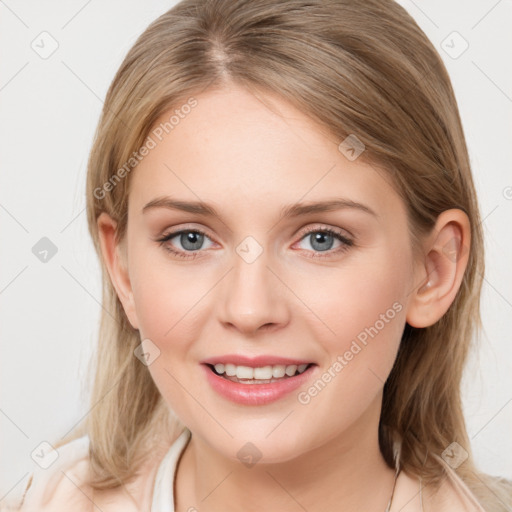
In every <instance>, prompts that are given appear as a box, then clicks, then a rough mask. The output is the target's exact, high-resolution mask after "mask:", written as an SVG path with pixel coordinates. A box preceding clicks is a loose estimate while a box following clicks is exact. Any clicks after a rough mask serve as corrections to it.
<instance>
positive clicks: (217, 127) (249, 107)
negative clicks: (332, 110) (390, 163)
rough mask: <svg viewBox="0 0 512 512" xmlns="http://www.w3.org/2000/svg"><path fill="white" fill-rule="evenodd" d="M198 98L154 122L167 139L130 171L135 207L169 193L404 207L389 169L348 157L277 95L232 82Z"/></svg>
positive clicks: (223, 204) (259, 202)
mask: <svg viewBox="0 0 512 512" xmlns="http://www.w3.org/2000/svg"><path fill="white" fill-rule="evenodd" d="M194 98H195V100H196V102H197V103H196V104H195V106H194V107H193V108H190V109H189V108H186V109H183V110H180V107H179V106H174V107H173V108H172V109H170V110H169V111H168V112H166V113H165V114H164V115H162V116H161V117H160V119H159V120H157V122H156V123H155V125H154V128H153V131H152V133H159V134H160V135H159V137H160V138H161V139H162V140H159V137H155V136H154V135H152V137H153V139H154V140H155V142H156V146H155V147H154V148H153V149H152V150H151V151H150V152H149V154H148V155H147V156H145V157H144V159H143V160H142V161H141V162H140V163H139V164H138V166H137V167H136V169H135V171H134V173H133V175H132V176H131V179H132V184H131V187H130V201H129V202H130V208H137V209H142V207H143V206H144V205H145V204H146V203H147V202H148V201H151V200H152V199H154V198H155V197H156V196H162V195H166V194H169V195H172V196H173V197H178V198H180V199H183V200H189V201H198V200H201V201H204V202H208V203H212V204H215V205H218V209H219V210H222V211H226V210H229V208H230V207H232V210H233V211H238V212H239V213H240V208H242V209H244V208H247V209H251V208H258V209H260V208H269V209H272V208H279V207H281V206H282V205H284V204H290V203H296V202H298V201H300V200H301V198H304V200H307V201H315V200H322V199H326V198H329V199H332V198H334V197H338V196H339V197H343V198H347V199H350V200H352V201H361V202H366V203H369V204H371V205H372V206H371V207H372V209H374V210H379V209H380V210H385V209H388V210H389V209H390V208H391V209H393V208H395V209H396V208H398V209H400V208H402V205H400V204H393V202H395V203H396V202H397V201H398V202H400V199H399V197H398V195H397V194H396V192H395V191H394V190H393V188H392V186H391V185H390V183H389V178H387V176H386V174H385V172H384V171H382V170H379V169H376V168H375V167H374V166H371V165H369V164H366V163H363V162H362V159H359V160H358V159H356V160H354V161H350V160H349V159H347V157H346V156H345V155H344V154H343V153H342V152H340V151H339V149H338V146H339V143H340V142H341V140H340V141H338V140H336V139H335V138H334V137H333V136H332V135H330V134H329V133H327V131H326V130H325V129H323V128H321V127H320V126H319V125H318V124H317V123H315V122H314V121H312V120H311V119H310V118H309V117H307V116H305V115H304V114H302V113H301V112H300V111H299V110H297V109H296V108H294V107H293V106H291V105H290V104H289V103H287V102H286V101H284V100H282V99H280V98H278V97H276V96H275V95H269V94H265V95H264V97H263V98H262V99H263V101H262V99H260V98H261V96H260V95H258V97H256V96H255V95H254V94H252V93H251V92H249V91H247V90H245V89H242V88H239V87H236V86H232V87H229V88H224V89H221V90H214V91H208V92H206V93H203V94H201V95H197V96H195V97H194ZM176 111H178V112H176ZM185 112H186V113H185ZM173 114H174V117H173V119H172V120H171V116H173ZM170 120H171V121H172V122H170ZM166 123H167V124H166ZM159 127H160V130H159V131H158V132H155V130H158V128H159ZM162 127H164V128H165V127H166V128H167V130H165V129H164V128H162ZM166 131H168V133H166ZM383 192H384V193H383ZM402 209H403V208H402Z"/></svg>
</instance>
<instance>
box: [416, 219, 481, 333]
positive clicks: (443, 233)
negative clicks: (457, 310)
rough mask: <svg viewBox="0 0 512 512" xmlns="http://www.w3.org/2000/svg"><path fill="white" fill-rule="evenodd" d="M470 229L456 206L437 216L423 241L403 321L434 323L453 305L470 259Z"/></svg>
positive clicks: (422, 324)
mask: <svg viewBox="0 0 512 512" xmlns="http://www.w3.org/2000/svg"><path fill="white" fill-rule="evenodd" d="M470 237H471V229H470V223H469V219H468V216H467V215H466V214H465V213H464V212H463V211H462V210H458V209H452V210H446V211H444V212H443V213H442V214H441V215H439V217H438V219H437V221H436V225H435V226H434V229H433V230H432V233H431V234H430V235H429V236H428V237H427V238H426V239H425V240H424V244H423V247H424V249H423V254H424V255H425V256H424V257H423V258H422V261H420V263H419V265H418V266H417V272H416V282H420V283H421V284H420V286H419V287H418V288H416V289H414V291H413V292H412V294H411V295H412V298H411V300H410V302H409V305H408V310H407V315H406V320H407V323H408V324H409V325H411V326H412V327H428V326H429V325H433V324H435V323H436V322H437V321H438V320H439V319H440V318H441V317H442V316H443V315H444V314H445V313H446V311H448V308H449V307H450V305H451V304H452V302H453V301H454V299H455V296H456V295H457V292H458V290H459V288H460V285H461V283H462V279H463V277H464V272H465V270H466V266H467V263H468V259H469V247H470V241H471V240H470Z"/></svg>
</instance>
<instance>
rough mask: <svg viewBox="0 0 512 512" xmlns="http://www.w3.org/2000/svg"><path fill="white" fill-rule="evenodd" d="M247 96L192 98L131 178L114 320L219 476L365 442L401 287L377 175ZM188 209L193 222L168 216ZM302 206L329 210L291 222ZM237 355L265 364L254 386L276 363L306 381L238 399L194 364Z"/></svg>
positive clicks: (388, 195) (404, 278)
mask: <svg viewBox="0 0 512 512" xmlns="http://www.w3.org/2000/svg"><path fill="white" fill-rule="evenodd" d="M265 98H266V102H267V103H268V102H272V105H273V108H272V109H269V108H268V107H267V106H266V105H265V104H264V103H263V102H262V101H260V100H259V99H258V98H257V97H255V96H254V95H253V94H251V93H249V92H247V91H245V90H244V89H240V88H237V87H234V86H233V87H230V88H225V89H222V90H217V91H209V92H207V93H204V94H202V95H198V96H196V99H197V105H196V106H195V107H194V108H193V109H192V110H191V112H190V113H189V114H188V115H187V116H186V117H184V118H183V119H180V122H179V124H177V125H176V126H175V127H174V129H173V130H172V131H171V132H170V133H169V134H168V135H166V136H165V137H164V138H163V140H162V141H161V142H158V144H157V145H156V147H155V148H154V149H152V150H151V151H150V152H149V154H148V155H147V156H146V157H145V158H144V159H143V160H142V161H141V163H140V164H139V165H138V167H137V168H136V169H135V170H134V171H133V174H132V176H131V177H130V179H131V180H132V181H131V184H130V195H129V210H128V226H127V232H126V237H127V238H126V268H127V276H128V280H129V286H130V294H129V298H128V299H126V301H127V302H130V303H131V306H132V309H130V308H126V303H127V302H124V305H125V309H126V310H127V312H128V310H130V313H129V314H128V316H129V319H130V322H131V323H132V325H133V326H134V327H136V328H137V329H139V330H140V335H141V339H142V340H150V342H145V343H149V345H147V348H148V350H149V351H150V352H151V351H153V352H154V354H157V357H156V358H155V359H154V361H153V362H152V363H151V364H150V365H149V366H148V368H149V371H150V372H151V375H152V377H153V379H154V381H155V383H156V385H157V387H158V389H159V390H160V392H161V394H162V395H163V397H164V399H165V400H166V401H167V403H168V404H169V406H170V408H171V409H172V410H173V411H174V412H175V414H176V415H177V416H178V417H179V418H180V420H181V421H182V422H183V423H184V424H185V425H187V426H188V427H189V428H190V430H191V431H192V432H193V433H194V435H196V436H198V438H200V439H202V440H203V441H204V442H206V443H208V445H209V446H211V447H212V448H214V449H215V450H216V451H217V452H219V453H221V454H222V455H224V456H225V457H228V458H231V459H233V460H235V459H236V458H238V455H237V452H238V450H239V449H240V447H241V446H243V445H244V443H246V442H248V441H250V442H252V443H253V444H254V445H255V446H256V447H257V448H258V450H259V452H260V453H261V456H262V457H263V460H264V461H267V462H278V461H286V460H290V459H292V458H293V457H296V456H297V455H299V454H300V453H306V452H307V451H309V450H312V449H315V448H317V447H319V446H320V445H322V444H325V443H328V442H329V441H334V440H335V439H342V438H343V439H350V438H351V437H352V440H354V436H355V435H356V432H360V431H361V429H364V428H370V426H371V428H376V422H377V421H378V418H379V413H380V400H381V397H382V389H383V385H384V382H385V380H386V378H387V376H388V374H389V373H390V371H391V368H392V365H393V362H394V360H395V357H396V353H397V349H398V346H399V342H400V337H401V334H402V332H403V328H404V325H405V321H406V311H407V305H408V296H409V294H410V292H411V290H412V289H413V287H414V286H415V284H416V283H415V277H414V264H413V255H412V254H413V253H412V248H411V241H410V237H409V233H408V224H407V215H406V208H405V205H404V203H403V201H402V200H401V198H400V197H399V196H398V194H397V192H396V191H395V190H394V189H393V187H392V186H391V184H390V183H389V180H388V179H387V178H386V175H385V173H384V172H383V171H379V170H377V169H376V168H375V167H372V166H370V165H367V164H365V163H363V161H362V160H363V159H362V158H361V157H360V158H357V159H355V160H352V159H349V158H347V156H345V154H344V153H342V152H341V151H340V150H339V149H338V145H339V143H340V142H341V141H339V140H335V139H333V138H332V137H331V136H329V135H327V134H326V133H325V131H323V130H322V129H321V128H320V127H319V126H318V125H316V124H315V123H314V122H313V121H312V120H310V119H309V118H307V117H305V116H304V115H303V114H302V113H301V112H299V111H298V110H295V109H294V108H293V107H291V106H290V105H289V104H287V103H286V102H284V101H283V100H281V99H279V98H277V97H275V96H270V95H265ZM169 117H170V114H166V115H165V116H163V117H162V119H161V120H159V121H157V123H156V124H157V125H158V124H159V123H160V121H162V122H165V121H166V120H168V118H169ZM173 202H174V203H173ZM176 202H179V203H180V204H181V207H183V208H180V207H179V206H180V205H179V204H177V203H176ZM197 202H200V203H204V204H205V205H207V208H202V209H201V208H198V207H197V205H196V206H195V207H192V206H190V205H189V206H188V207H186V208H185V206H186V205H185V203H197ZM333 202H337V203H333ZM317 203H321V204H323V203H330V207H328V208H325V207H324V208H322V207H317V208H309V209H307V208H302V207H303V206H311V205H313V204H317ZM293 206H295V207H296V208H295V209H290V207H293ZM299 206H300V207H301V208H302V209H300V208H297V207H299ZM324 206H325V205H324ZM212 210H213V211H214V214H212ZM237 356H239V357H242V358H243V357H245V358H248V359H247V360H245V361H244V360H243V359H240V360H239V361H238V363H239V364H238V365H237V366H241V367H244V366H245V367H249V368H253V367H260V368H261V367H265V366H271V369H270V370H269V369H268V368H266V369H264V370H258V372H259V373H258V374H257V375H256V377H262V378H263V379H265V378H267V380H270V379H268V376H269V374H268V371H271V372H274V371H275V372H277V373H276V374H275V375H277V376H278V375H279V371H281V370H280V369H279V366H282V365H279V364H273V363H276V362H279V360H278V358H284V360H282V361H281V362H284V363H286V362H288V363H290V362H291V363H293V362H297V363H301V364H303V365H305V364H307V365H308V366H307V369H306V370H305V371H304V373H302V374H301V375H300V376H292V377H288V376H286V377H282V378H280V379H278V380H277V381H276V382H270V383H268V384H258V383H253V384H248V383H240V382H239V383H233V382H232V381H231V380H229V379H226V378H225V377H221V376H217V375H216V374H215V373H214V371H213V370H212V368H211V366H208V365H207V364H206V363H205V362H206V361H208V362H210V363H211V364H213V363H215V362H217V363H218V364H221V365H222V364H224V365H227V363H230V364H231V363H232V362H235V363H236V362H237V359H236V357H237ZM256 357H260V358H261V359H260V360H259V361H254V359H253V358H256ZM251 360H252V361H251ZM286 360H288V361H286ZM244 362H245V363H246V364H242V363H244ZM254 363H256V364H254ZM267 363H270V364H267ZM297 366H299V365H297ZM275 367H278V368H277V370H276V368H275ZM286 367H291V369H290V368H288V371H289V372H290V373H293V371H294V368H293V364H286V365H285V371H286V369H287V368H286ZM219 368H221V367H219ZM303 368H304V367H303V366H302V367H301V368H298V369H299V370H300V369H303ZM221 369H222V368H221ZM224 370H225V371H226V370H227V368H226V367H225V368H224ZM235 371H240V372H241V373H240V374H238V375H239V376H241V377H240V378H242V376H247V375H249V374H244V373H243V372H244V371H246V370H240V368H235ZM230 372H231V373H232V371H231V370H230ZM271 378H274V374H273V373H272V377H271ZM258 386H261V387H260V389H259V390H258V389H256V388H257V387H258ZM263 386H265V388H263ZM242 388H243V389H242ZM251 388H252V389H251ZM370 419H371V420H370ZM367 426H368V427H367Z"/></svg>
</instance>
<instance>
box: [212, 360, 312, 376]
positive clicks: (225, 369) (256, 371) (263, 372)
mask: <svg viewBox="0 0 512 512" xmlns="http://www.w3.org/2000/svg"><path fill="white" fill-rule="evenodd" d="M307 367H308V365H307V364H301V365H299V366H297V365H296V364H291V365H288V366H285V365H284V364H276V365H274V366H261V367H258V368H251V367H250V366H236V365H234V364H230V363H228V364H222V363H217V364H216V365H215V366H214V368H215V371H216V372H217V373H218V374H220V375H223V374H225V376H227V377H236V378H237V379H251V380H253V379H254V380H270V379H272V378H274V379H279V378H282V377H284V376H285V375H287V376H288V377H293V376H294V375H295V374H296V373H297V371H298V372H299V373H303V372H304V371H305V370H306V368H307Z"/></svg>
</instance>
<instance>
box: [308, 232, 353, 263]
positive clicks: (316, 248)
mask: <svg viewBox="0 0 512 512" xmlns="http://www.w3.org/2000/svg"><path fill="white" fill-rule="evenodd" d="M300 242H307V243H306V247H302V248H303V249H304V248H305V249H306V250H313V252H314V253H319V252H326V253H327V254H314V255H313V256H312V257H314V258H318V257H320V258H324V257H328V256H332V255H333V254H338V253H341V252H344V251H346V250H347V249H348V248H349V247H351V246H353V245H354V242H353V240H351V239H349V238H347V237H346V236H345V235H344V234H342V233H340V232H338V231H335V230H333V229H330V228H318V227H313V228H309V229H307V230H306V235H305V236H303V237H302V238H301V240H300ZM300 242H299V243H300ZM336 244H337V245H336ZM308 245H309V247H307V246H308ZM333 247H334V249H333Z"/></svg>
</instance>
